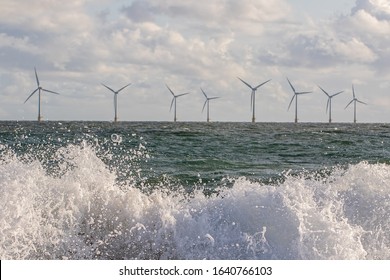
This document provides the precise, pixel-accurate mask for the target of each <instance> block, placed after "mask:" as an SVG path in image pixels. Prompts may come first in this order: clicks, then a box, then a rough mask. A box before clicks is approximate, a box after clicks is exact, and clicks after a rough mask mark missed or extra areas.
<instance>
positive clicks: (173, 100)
mask: <svg viewBox="0 0 390 280" xmlns="http://www.w3.org/2000/svg"><path fill="white" fill-rule="evenodd" d="M175 99H176V96H173V98H172V102H171V107H170V108H169V112H170V111H172V106H173V102H175Z"/></svg>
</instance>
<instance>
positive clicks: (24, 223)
mask: <svg viewBox="0 0 390 280" xmlns="http://www.w3.org/2000/svg"><path fill="white" fill-rule="evenodd" d="M0 213H1V214H0V259H2V260H95V259H98V260H203V259H205V260H364V259H369V260H389V259H390V124H373V123H372V124H352V123H334V124H325V123H324V124H321V123H299V124H293V123H234V122H231V123H219V122H215V123H201V122H182V123H179V122H178V123H173V122H118V123H113V122H73V121H72V122H65V121H64V122H55V121H45V122H41V123H38V122H32V121H31V122H28V121H26V122H16V121H15V122H14V121H3V122H0Z"/></svg>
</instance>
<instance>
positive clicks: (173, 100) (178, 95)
mask: <svg viewBox="0 0 390 280" xmlns="http://www.w3.org/2000/svg"><path fill="white" fill-rule="evenodd" d="M165 86H166V87H167V88H168V90H169V91H170V92H171V93H172V95H173V98H172V102H171V107H170V109H169V111H171V110H172V106H173V104H175V107H174V117H173V121H174V122H176V120H177V118H176V99H177V98H178V97H180V96H183V95H187V94H189V92H186V93H182V94H177V95H176V94H174V93H173V91H172V90H171V89H170V88H169V86H168V85H165Z"/></svg>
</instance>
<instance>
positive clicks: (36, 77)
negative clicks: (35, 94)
mask: <svg viewBox="0 0 390 280" xmlns="http://www.w3.org/2000/svg"><path fill="white" fill-rule="evenodd" d="M34 71H35V79H36V80H37V85H38V87H39V79H38V74H37V69H36V68H35V67H34Z"/></svg>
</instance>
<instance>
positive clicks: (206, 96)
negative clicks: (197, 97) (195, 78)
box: [200, 88, 208, 99]
mask: <svg viewBox="0 0 390 280" xmlns="http://www.w3.org/2000/svg"><path fill="white" fill-rule="evenodd" d="M200 90H201V91H202V92H203V95H204V96H205V97H206V99H208V97H207V95H206V93H205V92H204V90H203V89H202V88H200Z"/></svg>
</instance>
